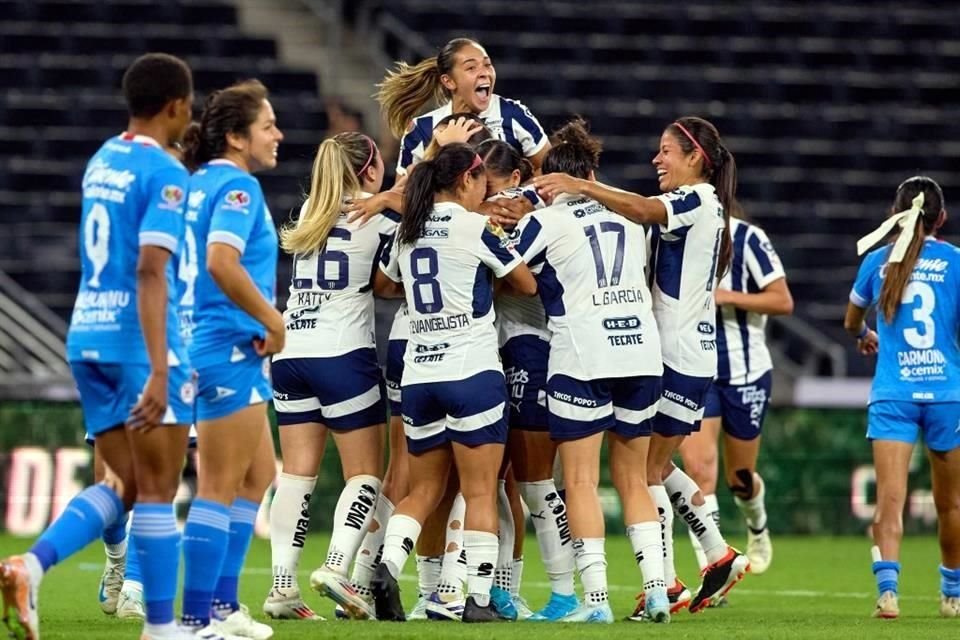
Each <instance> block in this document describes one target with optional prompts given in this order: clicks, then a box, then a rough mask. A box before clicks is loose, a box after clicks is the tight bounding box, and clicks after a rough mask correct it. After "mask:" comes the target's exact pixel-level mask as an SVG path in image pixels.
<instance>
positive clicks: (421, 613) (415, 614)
mask: <svg viewBox="0 0 960 640" xmlns="http://www.w3.org/2000/svg"><path fill="white" fill-rule="evenodd" d="M426 619H427V596H425V595H421V596H420V597H419V598H417V604H415V605H413V609H410V613H408V614H407V620H426Z"/></svg>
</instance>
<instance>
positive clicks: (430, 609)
mask: <svg viewBox="0 0 960 640" xmlns="http://www.w3.org/2000/svg"><path fill="white" fill-rule="evenodd" d="M466 604H467V602H466V600H464V599H463V598H462V597H460V596H459V595H453V596H452V597H449V599H448V597H447V596H445V595H442V594H439V593H436V592H434V593H431V594H430V597H429V598H427V618H429V619H430V620H453V621H455V622H460V619H461V618H462V617H463V608H464V606H466Z"/></svg>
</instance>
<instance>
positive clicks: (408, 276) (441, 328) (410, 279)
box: [384, 202, 521, 386]
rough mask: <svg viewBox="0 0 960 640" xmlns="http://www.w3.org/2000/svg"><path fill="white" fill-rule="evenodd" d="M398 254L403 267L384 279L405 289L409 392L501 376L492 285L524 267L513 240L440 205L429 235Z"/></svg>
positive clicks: (474, 216) (484, 221)
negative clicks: (478, 377) (433, 384)
mask: <svg viewBox="0 0 960 640" xmlns="http://www.w3.org/2000/svg"><path fill="white" fill-rule="evenodd" d="M396 249H397V259H396V261H395V262H391V263H388V264H387V265H386V268H385V269H384V273H385V274H386V275H387V276H388V277H389V278H391V279H392V280H394V281H395V282H401V281H402V282H403V287H404V294H405V297H406V301H407V312H408V314H409V315H408V317H409V327H410V336H409V341H408V343H407V351H406V355H405V356H404V361H403V362H404V369H403V385H404V386H406V385H409V384H418V383H422V382H444V381H451V380H463V379H465V378H469V377H470V376H472V375H475V374H477V373H480V372H482V371H500V372H502V371H503V369H502V367H501V365H500V357H499V355H498V353H497V332H496V329H494V326H493V320H494V311H493V277H494V276H496V277H498V278H502V277H503V276H505V275H507V274H508V273H510V271H512V270H513V269H514V268H516V267H517V265H519V264H520V262H521V260H520V256H518V255H517V253H516V251H514V249H513V248H512V247H511V246H510V240H509V238H508V237H507V235H506V233H504V232H503V230H502V229H500V227H498V226H496V225H494V224H493V223H491V222H490V221H489V219H488V218H487V217H486V216H483V215H480V214H478V213H473V212H471V211H467V210H466V209H464V208H463V207H461V206H460V205H458V204H455V203H452V202H442V203H438V204H436V205H434V208H433V212H432V213H431V214H430V216H429V217H428V219H427V222H426V225H425V227H424V230H423V235H422V236H421V237H420V238H419V239H418V240H417V241H416V242H415V243H414V244H412V245H411V244H399V243H398V244H397V247H396ZM391 267H393V268H391Z"/></svg>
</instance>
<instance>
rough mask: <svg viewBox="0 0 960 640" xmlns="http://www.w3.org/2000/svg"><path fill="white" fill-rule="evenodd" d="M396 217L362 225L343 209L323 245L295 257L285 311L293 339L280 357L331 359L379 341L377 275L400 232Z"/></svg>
mask: <svg viewBox="0 0 960 640" xmlns="http://www.w3.org/2000/svg"><path fill="white" fill-rule="evenodd" d="M364 195H368V194H364ZM306 206H307V205H306V203H304V205H303V207H302V208H301V209H300V216H301V220H302V217H303V213H304V211H305V210H306ZM390 213H391V214H392V212H390ZM394 216H395V214H393V215H392V216H391V215H386V214H381V215H377V216H374V217H373V218H371V219H370V220H368V221H367V222H365V223H363V224H360V223H358V222H347V216H346V214H341V215H340V219H339V220H338V221H337V223H336V225H334V227H333V229H331V231H330V235H329V236H328V237H327V243H326V245H325V246H324V247H323V248H322V249H321V250H318V251H313V252H311V253H310V254H308V255H297V256H294V259H293V274H292V277H291V282H290V297H289V298H288V299H287V308H286V310H285V311H284V312H283V320H284V323H285V325H286V328H287V341H286V345H285V346H284V348H283V351H281V352H280V353H278V354H276V355H275V356H273V359H274V360H283V359H286V358H330V357H333V356H339V355H343V354H345V353H349V352H351V351H355V350H356V349H362V348H367V347H373V346H375V344H376V341H375V338H374V301H373V276H374V274H375V273H376V269H377V264H378V263H379V261H380V256H381V253H382V252H383V250H384V248H386V247H387V245H388V244H389V242H390V240H391V239H392V238H393V234H394V233H395V232H396V229H397V223H398V218H397V217H394Z"/></svg>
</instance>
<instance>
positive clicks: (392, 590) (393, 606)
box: [370, 562, 407, 622]
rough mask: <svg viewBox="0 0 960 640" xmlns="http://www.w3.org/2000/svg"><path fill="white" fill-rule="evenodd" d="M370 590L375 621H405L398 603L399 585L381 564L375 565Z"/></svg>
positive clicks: (401, 606)
mask: <svg viewBox="0 0 960 640" xmlns="http://www.w3.org/2000/svg"><path fill="white" fill-rule="evenodd" d="M370 589H371V591H373V605H374V608H375V609H376V611H377V620H386V621H388V622H390V621H392V622H406V621H407V616H406V614H405V613H404V612H403V603H401V602H400V585H398V584H397V579H396V578H394V577H393V576H392V575H391V574H390V571H389V570H388V569H387V566H386V565H385V564H383V563H382V562H381V563H380V564H379V565H377V569H376V571H374V573H373V581H372V582H371V583H370Z"/></svg>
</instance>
